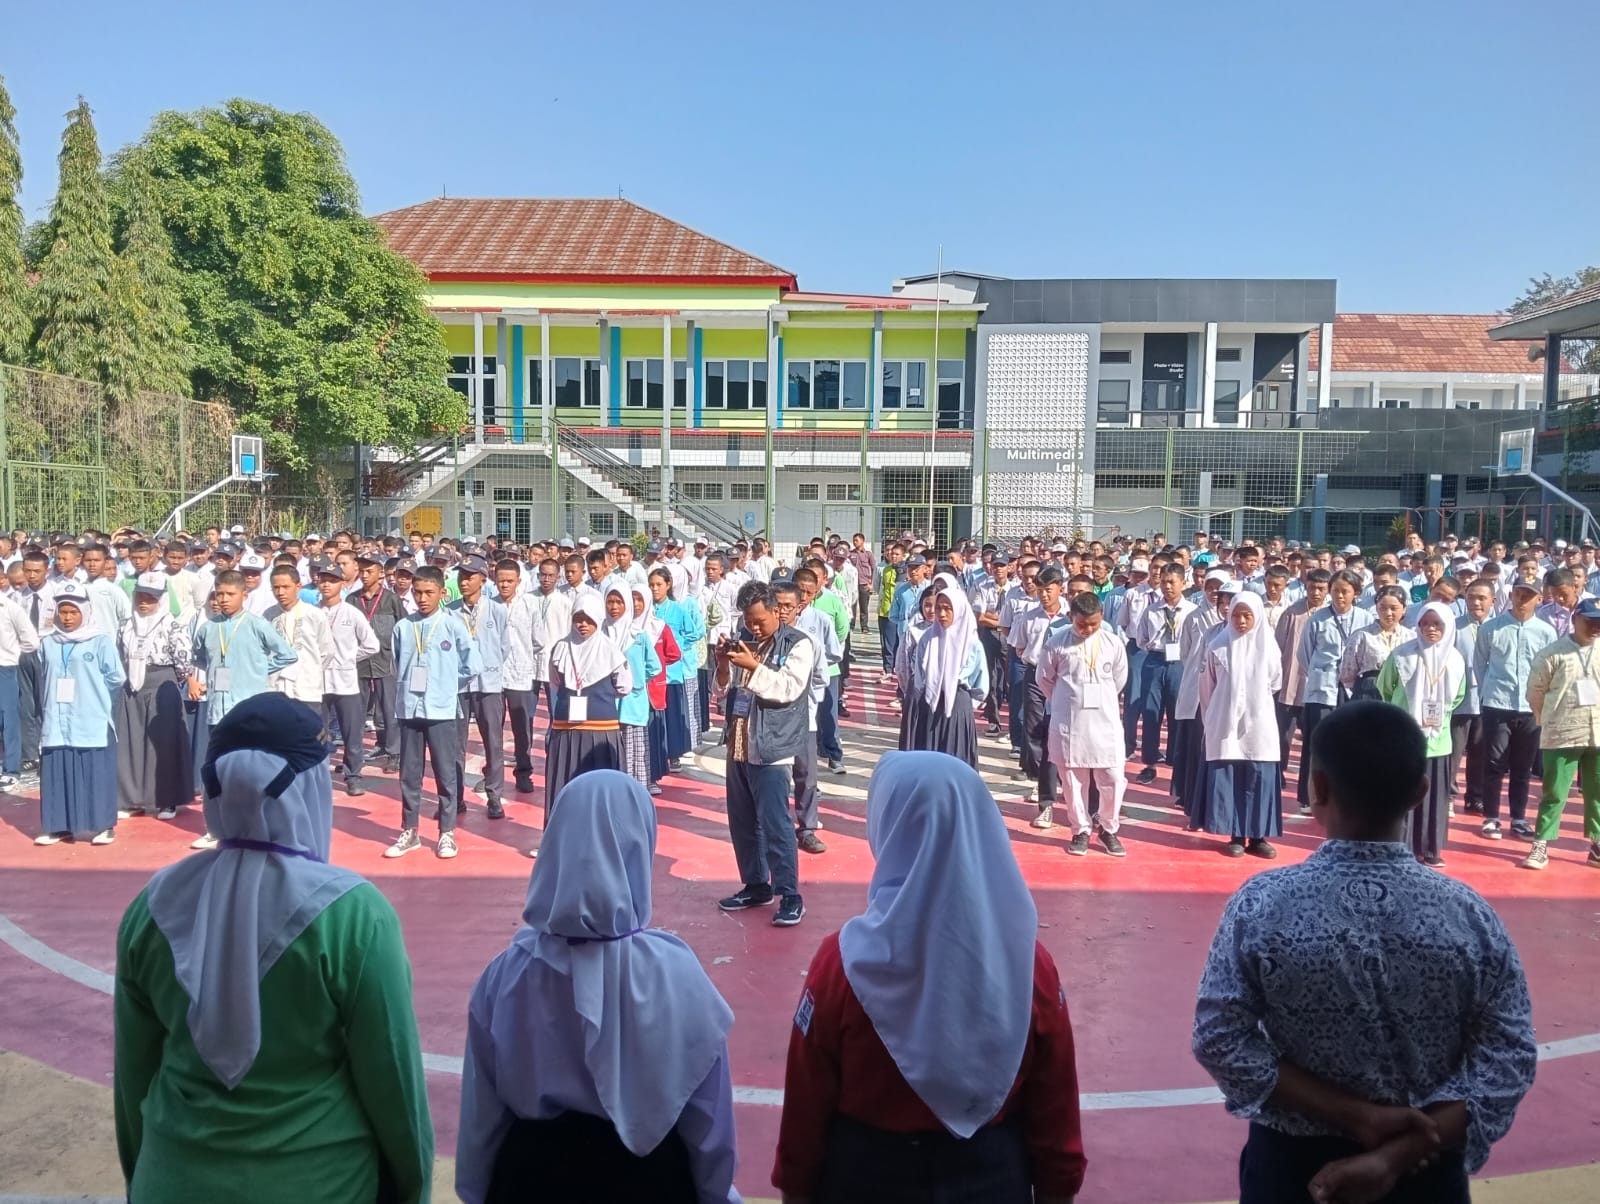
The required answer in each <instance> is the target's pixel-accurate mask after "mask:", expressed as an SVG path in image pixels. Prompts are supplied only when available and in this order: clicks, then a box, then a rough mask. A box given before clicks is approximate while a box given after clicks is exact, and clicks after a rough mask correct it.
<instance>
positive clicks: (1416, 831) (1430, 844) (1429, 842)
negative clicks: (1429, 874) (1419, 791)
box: [1406, 756, 1452, 857]
mask: <svg viewBox="0 0 1600 1204" xmlns="http://www.w3.org/2000/svg"><path fill="white" fill-rule="evenodd" d="M1451 776H1452V775H1451V773H1450V757H1448V756H1443V757H1429V758H1428V794H1427V797H1426V798H1424V799H1423V800H1422V802H1421V803H1419V804H1418V805H1417V806H1415V807H1413V808H1412V809H1411V813H1410V814H1409V815H1407V816H1406V840H1407V841H1408V842H1409V843H1410V845H1411V851H1412V852H1413V853H1415V854H1416V855H1417V856H1418V857H1438V856H1439V855H1440V854H1441V852H1442V851H1443V850H1444V846H1445V845H1446V844H1447V843H1448V842H1449V837H1450V779H1451Z"/></svg>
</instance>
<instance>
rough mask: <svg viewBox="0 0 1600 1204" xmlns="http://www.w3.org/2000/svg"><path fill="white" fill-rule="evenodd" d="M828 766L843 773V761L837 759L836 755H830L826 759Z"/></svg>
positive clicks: (833, 770) (835, 771) (836, 771)
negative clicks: (827, 759)
mask: <svg viewBox="0 0 1600 1204" xmlns="http://www.w3.org/2000/svg"><path fill="white" fill-rule="evenodd" d="M828 768H829V769H830V770H831V771H832V772H834V773H843V772H844V762H843V761H841V760H839V758H838V757H832V758H830V759H829V761H828Z"/></svg>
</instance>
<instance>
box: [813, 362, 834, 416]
mask: <svg viewBox="0 0 1600 1204" xmlns="http://www.w3.org/2000/svg"><path fill="white" fill-rule="evenodd" d="M811 405H812V408H813V409H818V410H837V409H838V408H839V361H838V360H816V361H814V362H813V363H812V365H811Z"/></svg>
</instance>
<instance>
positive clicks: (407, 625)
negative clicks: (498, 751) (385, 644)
mask: <svg viewBox="0 0 1600 1204" xmlns="http://www.w3.org/2000/svg"><path fill="white" fill-rule="evenodd" d="M411 588H412V592H413V594H414V595H415V596H416V600H417V612H416V614H411V615H407V616H406V617H405V618H404V619H402V620H401V621H400V622H398V623H396V624H395V627H394V659H395V670H396V673H397V674H398V678H397V682H398V695H399V698H398V701H397V702H396V704H395V708H396V710H397V712H398V717H399V723H400V835H399V836H398V837H397V838H396V839H395V842H394V843H393V844H392V845H390V846H389V847H388V848H387V849H385V850H384V852H383V855H384V856H385V857H404V856H405V855H406V854H407V853H409V852H411V850H412V849H420V848H421V847H422V839H421V837H419V836H418V835H417V820H418V817H419V815H420V813H421V810H422V769H423V761H424V758H425V757H426V759H427V761H429V762H431V763H432V765H433V788H434V791H435V792H436V793H437V794H438V796H439V812H438V815H439V843H438V844H437V845H436V846H435V848H434V855H435V856H437V857H439V858H440V859H442V860H449V859H450V858H452V857H454V856H455V855H456V838H455V829H456V800H457V799H459V798H460V797H461V771H460V769H459V768H458V766H459V765H460V762H461V747H460V746H461V733H460V729H459V728H458V727H457V726H456V716H457V714H458V713H459V712H460V707H461V703H460V694H461V688H462V687H463V686H464V685H465V684H466V683H467V682H468V681H470V680H471V679H472V677H473V676H474V675H476V674H477V673H479V672H481V671H482V666H481V664H480V662H479V660H478V650H477V648H476V647H474V646H473V643H472V637H471V635H469V634H468V633H467V628H466V625H465V624H463V623H462V622H461V620H460V619H459V618H458V617H457V616H456V615H455V614H454V612H452V611H449V610H445V609H443V608H442V606H441V603H443V601H444V596H445V580H444V574H443V573H442V572H440V571H439V569H437V568H436V567H434V566H433V565H426V566H424V567H422V568H419V569H417V574H416V580H415V582H414V583H413V585H412V587H411Z"/></svg>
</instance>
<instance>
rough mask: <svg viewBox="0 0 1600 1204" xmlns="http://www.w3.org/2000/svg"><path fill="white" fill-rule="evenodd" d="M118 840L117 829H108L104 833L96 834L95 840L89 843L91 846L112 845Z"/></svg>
mask: <svg viewBox="0 0 1600 1204" xmlns="http://www.w3.org/2000/svg"><path fill="white" fill-rule="evenodd" d="M116 838H117V832H116V829H115V828H107V829H106V830H105V831H104V832H96V833H95V834H94V837H93V839H91V840H90V841H89V843H90V844H110V843H111V842H112V841H114V840H116Z"/></svg>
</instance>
